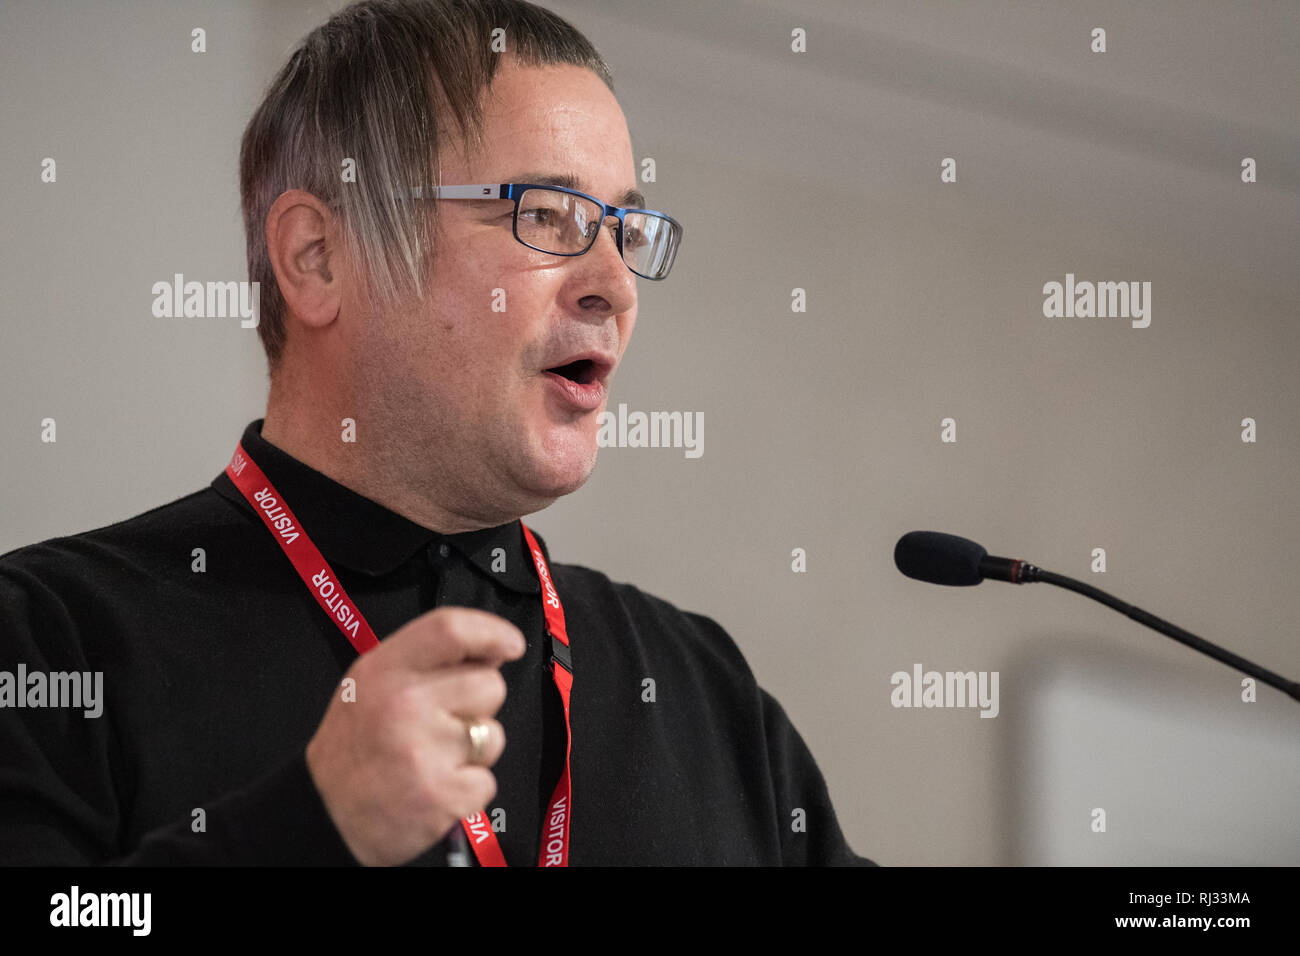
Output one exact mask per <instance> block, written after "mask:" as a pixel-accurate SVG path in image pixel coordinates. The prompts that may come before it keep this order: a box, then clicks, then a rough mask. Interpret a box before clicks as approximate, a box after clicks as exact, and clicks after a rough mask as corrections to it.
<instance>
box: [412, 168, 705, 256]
mask: <svg viewBox="0 0 1300 956" xmlns="http://www.w3.org/2000/svg"><path fill="white" fill-rule="evenodd" d="M410 195H411V198H412V199H510V200H513V201H514V204H515V212H514V233H515V238H516V239H518V240H519V241H520V242H522V243H523V244H524V245H525V246H527V247H528V248H529V249H536V250H537V251H538V252H545V253H547V254H548V255H552V256H580V255H582V254H583V253H584V252H587V251H589V250H590V249H591V247H592V246H593V245H595V243H596V237H597V236H599V235H600V227H601V225H603V224H604V222H605V220H606V219H607V218H608V217H610V216H613V217H614V218H616V219H617V220H618V229H617V230H616V231H615V234H614V238H615V241H616V242H617V243H618V252H619V255H621V256H622V257H623V262H625V263H626V264H627V267H628V268H629V269H631V270H632V271H633V272H634V273H636V274H637V275H639V276H641V277H642V278H644V279H654V280H659V279H662V278H664V277H665V276H667V275H668V270H669V269H671V268H672V267H673V260H674V259H676V258H677V248H678V246H680V245H681V242H682V224H681V223H679V222H678V221H677V220H676V219H674V218H673V217H672V216H667V215H664V214H663V213H661V212H656V211H654V210H653V209H625V208H623V207H622V206H611V205H609V204H608V203H603V202H601V201H600V200H599V199H597V198H596V197H595V196H588V195H587V194H586V193H580V192H578V191H577V190H576V189H566V188H565V187H563V186H537V185H534V184H532V183H479V184H477V185H471V186H429V187H421V186H417V187H416V188H414V189H412V190H411V193H410Z"/></svg>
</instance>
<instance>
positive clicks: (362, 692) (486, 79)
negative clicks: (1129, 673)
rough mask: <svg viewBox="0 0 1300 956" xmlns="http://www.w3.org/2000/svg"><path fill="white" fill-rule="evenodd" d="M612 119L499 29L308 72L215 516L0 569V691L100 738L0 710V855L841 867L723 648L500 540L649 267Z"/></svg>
mask: <svg viewBox="0 0 1300 956" xmlns="http://www.w3.org/2000/svg"><path fill="white" fill-rule="evenodd" d="M611 90H612V87H611V84H610V81H609V74H608V69H607V67H606V66H605V64H604V63H603V61H601V59H600V57H599V56H598V55H597V54H596V52H595V50H594V49H592V48H591V46H590V44H589V43H588V42H587V41H586V40H585V39H584V38H583V37H582V36H581V35H580V34H578V33H577V32H576V31H575V30H573V28H572V27H570V26H569V25H568V24H567V23H565V22H564V21H562V20H560V19H559V18H557V17H555V16H554V15H551V14H549V13H547V12H545V11H542V10H540V9H538V8H536V7H532V6H530V5H527V4H523V3H517V2H514V0H497V2H482V3H471V2H468V0H432V2H426V3H419V2H397V3H362V4H358V5H355V6H353V7H350V8H348V9H346V10H344V11H342V12H340V13H339V14H337V15H336V16H335V17H333V18H332V19H331V20H330V21H329V22H328V23H327V24H325V25H324V26H323V27H321V28H319V29H318V30H317V31H315V32H314V33H313V34H312V35H311V36H309V37H308V38H307V39H306V40H305V41H304V43H303V45H302V47H301V48H300V49H299V50H298V51H297V52H296V53H295V54H294V55H293V57H292V58H291V59H290V62H289V63H288V64H287V65H286V67H285V68H284V70H283V71H282V72H281V74H280V75H279V77H278V78H277V79H276V80H275V81H274V82H273V84H272V86H271V88H270V91H269V92H268V94H267V96H266V99H265V101H264V102H263V103H262V105H261V107H260V108H259V109H258V111H257V113H256V114H255V115H254V117H253V119H252V121H251V122H250V124H249V127H248V130H247V131H246V133H245V137H244V143H243V149H242V153H241V190H242V193H243V203H244V212H245V223H246V229H247V233H248V246H249V267H250V277H251V278H252V279H253V280H256V281H259V282H260V283H261V285H260V288H261V294H262V310H261V311H262V323H261V326H260V332H261V334H262V338H263V343H264V345H265V346H266V350H267V354H268V358H269V362H270V366H271V389H270V397H269V400H268V404H267V412H266V418H265V420H264V421H259V422H254V423H253V424H251V425H250V426H249V427H248V428H247V429H246V430H245V432H244V434H243V437H242V439H241V440H240V442H239V444H238V447H237V449H235V453H234V455H233V456H232V459H231V464H230V466H229V467H228V468H227V469H226V471H225V472H223V473H222V474H221V475H219V476H218V477H217V478H216V479H215V480H214V481H213V482H212V485H211V487H209V488H207V489H205V490H203V491H200V492H196V493H194V494H192V495H189V496H188V497H186V498H182V499H180V500H179V501H176V502H173V503H171V504H168V505H166V506H163V507H161V508H158V509H155V510H153V511H150V512H147V513H146V514H143V515H140V516H138V517H136V518H133V519H131V520H129V521H125V522H122V523H119V524H116V525H113V526H110V527H107V528H102V529H99V530H98V531H94V532H89V533H86V534H82V535H77V536H74V537H71V538H65V539H58V540H54V541H50V542H46V543H44V544H41V545H35V546H32V547H29V548H25V549H21V550H19V551H16V552H13V553H11V554H9V555H7V556H5V557H4V558H3V559H2V560H0V615H2V622H3V632H2V634H3V637H2V638H0V639H2V640H3V652H4V658H3V662H2V663H3V666H5V667H6V668H7V669H9V670H11V671H13V670H14V668H15V667H16V666H17V665H18V664H20V663H21V664H23V665H24V666H25V669H26V671H27V672H28V673H29V674H31V673H45V674H50V675H54V674H64V675H66V674H73V673H75V674H83V675H90V674H94V673H98V672H102V673H103V678H104V710H105V714H104V718H105V719H97V718H89V717H86V716H84V715H83V714H82V713H79V712H75V711H68V710H66V709H63V710H60V709H42V708H41V707H40V706H39V705H37V706H35V707H28V708H26V709H22V710H19V709H6V710H3V711H0V720H2V721H3V723H2V724H0V745H3V746H2V749H0V754H3V757H2V759H3V767H2V768H0V807H3V820H2V821H0V824H2V825H0V859H3V860H4V861H6V862H11V863H86V862H106V861H116V862H125V863H141V864H156V863H253V864H267V863H319V864H354V863H361V864H367V865H394V864H407V863H417V864H437V863H444V862H447V860H448V852H449V848H450V847H451V845H452V842H453V841H452V840H450V839H449V835H450V836H457V837H458V836H459V835H460V834H464V835H465V836H466V837H467V838H468V847H469V849H470V851H471V852H472V854H473V859H474V860H475V861H477V862H478V863H479V864H481V865H499V864H501V863H506V864H509V865H532V864H534V863H536V864H538V865H543V866H556V865H568V864H697V863H722V864H731V863H748V864H773V865H776V864H808V863H812V864H816V863H864V862H870V861H868V860H864V859H863V858H860V857H857V856H856V855H855V854H854V853H853V852H852V851H851V850H850V848H849V847H848V845H847V844H846V842H845V840H844V838H843V836H842V834H841V832H840V829H839V826H838V824H837V822H836V819H835V814H834V811H833V809H832V807H831V804H830V801H829V798H828V796H827V792H826V787H825V784H824V782H823V780H822V777H821V774H820V773H819V771H818V769H817V767H816V764H815V762H814V760H813V758H812V756H811V754H810V753H809V752H808V750H807V748H806V747H805V745H804V743H803V741H802V740H801V739H800V738H799V735H798V733H797V732H796V731H795V729H794V728H793V726H792V725H791V724H790V722H789V721H788V719H787V718H786V716H785V714H784V713H783V711H782V710H781V708H780V706H779V705H778V704H777V702H776V701H775V700H773V699H772V698H771V697H770V696H768V695H767V694H766V693H765V692H763V691H762V690H761V689H760V688H758V686H757V685H756V683H755V682H754V678H753V675H752V674H751V673H750V671H749V668H748V667H747V665H746V664H745V662H744V660H743V658H742V656H741V654H740V652H739V650H738V649H737V647H736V645H735V643H734V642H733V641H732V640H731V639H730V637H728V635H727V634H726V633H725V632H723V631H722V629H721V628H719V627H718V626H717V625H716V624H714V623H713V622H712V621H710V620H709V619H707V618H704V617H700V616H698V615H694V614H688V613H684V612H682V611H679V610H677V609H676V608H674V607H672V606H671V605H669V604H667V603H665V602H663V601H661V600H659V599H657V598H654V597H652V596H650V595H647V594H644V593H643V592H641V591H639V590H637V589H636V588H634V587H632V586H630V585H625V584H614V583H612V582H611V581H610V580H609V579H608V578H606V577H605V576H603V575H601V574H599V573H598V572H595V571H591V570H588V569H585V568H580V567H575V566H569V565H564V564H557V565H550V563H549V561H550V555H549V554H548V553H547V549H546V548H545V544H544V542H541V541H540V539H537V538H536V537H535V536H532V535H531V532H530V531H529V530H527V529H526V528H525V527H524V526H523V525H522V524H521V522H520V518H521V516H524V515H528V514H531V513H533V512H536V511H538V510H541V509H543V508H545V507H546V506H547V505H549V504H550V503H552V502H553V501H555V500H556V499H557V498H559V497H560V496H562V495H566V494H569V493H571V492H573V491H575V490H577V489H578V488H579V487H581V486H582V484H583V483H584V482H585V481H586V480H587V477H588V475H589V474H590V472H591V470H592V467H593V465H594V462H595V457H596V424H597V416H598V415H599V413H600V411H601V410H602V409H603V408H604V405H605V398H606V393H607V387H608V382H609V379H610V377H611V376H612V374H613V372H614V370H615V368H616V367H617V365H618V363H619V361H620V360H621V358H622V356H623V354H624V352H625V350H626V348H627V344H628V340H629V337H630V336H631V333H632V328H633V325H634V323H635V321H636V307H637V287H636V278H637V275H638V274H639V275H641V276H644V277H647V278H651V279H657V278H662V277H663V276H664V275H666V273H667V270H668V268H670V267H671V265H672V261H673V257H674V255H675V253H676V248H677V244H678V242H679V241H680V226H679V225H678V224H677V222H676V220H674V219H672V218H671V217H668V216H665V215H663V214H658V213H650V212H646V211H644V209H645V206H646V202H645V200H644V198H643V197H642V196H641V195H640V193H639V192H638V191H637V189H636V183H635V178H634V162H633V157H632V152H631V145H630V140H629V136H628V131H627V126H626V122H625V120H624V118H623V115H622V112H621V110H620V109H619V106H618V103H617V101H616V100H615V99H614V96H613V94H612V92H611ZM584 194H585V198H584ZM602 204H607V205H604V206H603V207H602ZM629 209H630V210H637V211H633V212H628V211H626V210H629ZM380 638H382V640H380ZM51 680H53V678H51ZM648 688H653V690H652V691H649V692H648V691H647V689H648ZM507 690H508V693H507ZM30 699H31V698H30V695H29V698H28V701H29V703H30ZM322 712H323V716H322Z"/></svg>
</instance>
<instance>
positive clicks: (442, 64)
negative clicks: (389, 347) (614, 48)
mask: <svg viewBox="0 0 1300 956" xmlns="http://www.w3.org/2000/svg"><path fill="white" fill-rule="evenodd" d="M500 30H503V31H504V43H505V53H499V52H494V50H493V46H494V45H496V46H497V47H499V46H500V42H501V39H502V34H500V33H495V34H494V31H500ZM494 38H495V40H496V43H495V44H494ZM502 56H513V57H515V58H516V59H518V60H519V61H520V62H521V63H522V64H524V65H526V66H549V65H557V64H571V65H573V66H579V67H584V68H586V69H589V70H591V71H593V72H594V73H596V74H597V75H598V76H599V77H600V78H601V79H602V80H603V81H604V82H605V84H606V85H607V86H608V87H609V88H610V89H611V90H612V89H613V88H614V84H613V80H612V78H611V76H610V70H609V66H608V65H607V64H606V63H605V61H604V60H603V59H602V58H601V56H600V54H599V53H597V52H596V49H595V47H593V46H592V45H591V43H590V42H589V41H588V40H587V38H586V37H584V36H583V35H582V34H581V33H579V32H578V31H577V30H576V29H574V27H572V26H571V25H570V24H569V23H568V22H567V21H565V20H563V19H561V18H560V17H558V16H556V15H555V14H553V13H551V12H550V11H548V10H543V9H542V8H541V7H538V6H534V5H533V4H531V3H525V2H523V0H364V2H361V3H354V4H352V5H351V6H349V7H346V8H344V9H343V10H340V11H339V12H338V13H336V14H335V15H334V16H332V17H331V18H330V19H329V21H328V22H327V23H325V24H323V25H322V26H320V27H318V28H316V29H315V30H313V31H312V32H311V33H310V34H309V35H308V36H307V37H306V38H305V39H304V40H303V41H302V43H301V44H300V45H299V46H298V48H297V49H296V50H295V51H294V52H293V54H292V55H291V56H290V57H289V61H288V63H286V64H285V65H284V68H283V69H281V70H280V72H279V74H278V75H277V76H276V77H275V79H274V80H273V81H272V82H271V85H270V87H269V89H268V90H267V93H266V96H265V97H264V98H263V100H262V102H261V105H259V106H258V108H257V111H256V112H255V113H254V114H253V117H252V119H251V120H249V123H248V127H247V129H245V131H244V138H243V142H242V144H241V146H240V152H239V191H240V199H241V204H242V208H243V217H244V232H245V235H246V240H247V245H248V275H249V280H250V281H253V282H258V283H260V292H261V296H260V310H261V311H260V321H259V324H258V334H259V335H260V336H261V337H262V345H263V347H264V348H265V349H266V355H267V361H268V363H269V367H270V371H271V373H272V374H274V373H275V370H276V369H277V367H278V366H279V362H280V357H281V354H282V352H283V350H284V342H285V301H284V297H283V296H282V295H281V294H280V288H279V286H278V285H277V284H276V281H275V272H274V270H273V269H272V268H271V259H270V256H269V255H268V252H267V246H266V216H267V213H268V211H269V210H270V208H271V204H272V203H274V202H275V200H276V198H277V197H278V196H280V194H281V193H284V192H285V191H287V190H290V189H302V190H305V191H306V192H309V193H311V194H312V195H313V196H315V197H316V198H318V199H319V200H320V201H321V202H323V203H325V204H326V205H327V206H328V207H329V208H330V209H331V210H332V211H333V212H334V213H335V214H336V215H337V216H339V219H340V222H341V225H342V231H343V235H344V241H345V242H346V243H347V247H348V251H349V252H350V253H351V255H352V256H353V257H354V259H355V260H356V261H358V262H359V263H360V264H361V267H362V271H363V274H364V275H365V277H366V279H365V281H366V283H367V285H368V289H367V292H368V294H369V296H370V297H371V298H372V300H374V301H377V302H379V303H381V304H382V303H392V302H396V301H398V300H401V299H404V298H407V297H409V296H422V295H424V293H425V289H424V286H425V285H426V277H427V275H428V274H429V269H430V267H431V265H432V256H433V236H434V231H435V225H436V216H437V210H436V206H437V204H436V203H424V202H410V201H403V200H402V199H401V198H400V194H401V193H402V191H404V190H407V189H410V188H411V187H413V186H426V185H432V184H437V183H438V182H439V170H438V150H439V147H440V145H444V143H443V139H444V138H445V137H447V136H449V135H454V136H458V137H459V140H460V144H464V145H468V146H471V147H477V146H479V145H481V141H482V140H481V137H482V122H483V108H482V95H483V93H484V91H485V90H486V89H487V87H488V86H489V84H490V83H491V82H492V78H493V77H494V76H495V75H496V69H497V65H498V63H499V62H500V57H502ZM346 159H351V160H352V161H353V162H354V163H355V171H356V181H355V182H345V181H344V179H343V170H344V165H343V164H344V161H345V160H346Z"/></svg>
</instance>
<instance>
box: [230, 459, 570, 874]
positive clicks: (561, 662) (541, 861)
mask: <svg viewBox="0 0 1300 956" xmlns="http://www.w3.org/2000/svg"><path fill="white" fill-rule="evenodd" d="M226 474H227V475H228V476H229V477H230V480H231V481H233V482H234V483H235V487H236V488H238V489H239V491H240V493H241V494H243V496H244V497H245V498H246V499H247V500H248V503H249V504H250V505H252V507H253V510H254V511H256V512H257V514H258V515H259V516H260V517H261V519H262V522H263V524H265V525H266V526H267V528H269V529H270V531H271V533H272V534H273V535H274V536H275V540H276V543H277V544H279V545H280V547H281V549H283V551H284V553H285V556H286V557H287V558H288V559H289V561H290V562H292V564H293V567H294V570H295V571H297V572H298V576H299V577H300V578H302V580H303V583H304V584H306V585H307V589H308V590H309V591H311V593H312V596H313V597H315V598H316V603H317V604H319V605H320V606H321V607H322V608H323V609H324V611H325V613H326V614H328V615H329V616H330V618H331V619H332V620H333V621H334V623H335V624H337V625H338V628H339V630H340V631H342V632H343V634H344V636H345V637H347V639H348V640H349V641H351V642H352V646H353V647H355V648H356V649H357V653H358V654H364V653H365V652H366V651H369V650H373V649H374V648H376V647H378V646H379V639H378V638H377V637H375V632H374V631H372V630H371V629H370V625H369V624H367V623H366V619H365V618H364V617H363V616H362V615H361V612H360V611H359V610H357V606H356V605H355V604H354V603H352V599H351V598H349V597H348V595H347V592H345V591H344V590H343V585H342V584H340V583H339V580H338V578H337V577H336V576H335V574H334V571H333V569H332V568H330V566H329V563H328V562H327V561H326V560H325V558H324V557H323V556H322V555H321V553H320V551H318V550H317V549H316V545H315V544H313V543H312V540H311V538H309V537H307V532H306V531H304V530H303V528H302V525H301V524H300V523H299V522H298V519H297V518H296V517H295V516H294V513H293V512H292V511H290V510H289V506H288V505H287V504H285V501H284V499H283V498H282V497H281V496H280V494H279V492H277V491H276V490H275V487H274V486H273V485H272V484H271V482H270V481H269V480H268V479H267V477H266V475H264V474H263V473H262V469H260V468H258V467H257V463H256V462H254V461H253V459H252V458H250V457H249V456H248V453H247V452H245V451H244V445H243V442H240V443H239V445H238V446H236V448H235V454H234V456H233V457H232V458H231V459H230V464H228V465H227V466H226ZM519 524H520V527H521V528H523V529H524V538H525V539H526V540H527V542H528V550H529V551H530V552H531V553H532V557H533V566H534V567H535V568H536V569H537V578H538V580H539V581H541V583H542V612H543V614H544V615H545V617H546V633H547V636H548V637H550V639H551V676H552V677H554V679H555V686H556V688H557V689H558V690H559V692H560V700H561V701H563V702H564V732H565V736H566V738H567V740H566V742H565V749H564V772H563V773H562V774H560V782H559V783H557V784H556V785H555V793H554V794H552V795H551V803H550V808H549V809H548V810H547V813H546V819H545V820H544V821H543V829H542V849H541V852H540V853H539V854H538V857H537V865H538V866H568V865H569V833H570V829H571V826H570V825H571V823H572V820H573V800H572V794H571V793H570V792H569V759H570V757H571V756H572V754H573V729H572V727H571V726H570V724H569V696H570V694H571V693H572V691H573V663H572V660H571V658H570V656H569V634H568V632H567V631H566V630H565V627H564V608H563V607H561V606H560V596H559V595H558V594H557V593H555V585H554V584H553V583H552V582H551V571H550V568H548V567H547V566H546V558H545V557H544V556H543V554H542V549H541V548H540V547H539V546H538V544H537V539H536V538H534V537H533V533H532V532H531V531H529V530H528V526H527V525H525V524H524V523H523V522H522V521H521V522H520V523H519ZM460 824H461V826H462V827H463V828H464V829H465V835H466V837H468V838H469V841H470V846H472V847H473V848H474V855H475V856H477V857H478V861H479V864H480V865H481V866H505V865H506V858H505V855H504V854H503V853H502V852H501V844H500V843H499V842H497V837H496V834H495V833H494V832H493V831H492V825H491V824H490V823H489V822H488V819H487V817H485V816H484V815H483V813H482V812H479V813H475V814H473V815H472V816H468V817H466V818H465V819H463V820H461V821H460Z"/></svg>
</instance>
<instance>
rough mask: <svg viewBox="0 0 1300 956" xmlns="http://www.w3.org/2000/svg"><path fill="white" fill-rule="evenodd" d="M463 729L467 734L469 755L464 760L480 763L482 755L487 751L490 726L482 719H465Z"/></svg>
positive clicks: (490, 732)
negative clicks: (471, 720) (469, 720)
mask: <svg viewBox="0 0 1300 956" xmlns="http://www.w3.org/2000/svg"><path fill="white" fill-rule="evenodd" d="M465 731H466V733H467V734H468V735H469V756H468V757H467V758H466V762H467V763H473V764H482V763H483V755H484V754H485V753H486V752H487V745H488V740H489V738H490V737H491V736H492V728H491V726H490V725H489V724H488V723H487V721H484V720H476V721H474V722H473V723H470V722H468V721H467V722H466V723H465Z"/></svg>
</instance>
